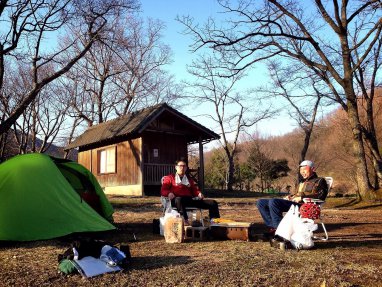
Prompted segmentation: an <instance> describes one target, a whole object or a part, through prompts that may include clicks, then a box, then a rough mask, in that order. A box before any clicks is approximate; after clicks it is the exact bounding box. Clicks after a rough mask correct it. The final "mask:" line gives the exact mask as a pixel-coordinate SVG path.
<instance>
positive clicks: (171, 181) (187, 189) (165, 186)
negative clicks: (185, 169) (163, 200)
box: [160, 174, 200, 197]
mask: <svg viewBox="0 0 382 287" xmlns="http://www.w3.org/2000/svg"><path fill="white" fill-rule="evenodd" d="M187 178H188V182H189V183H190V186H186V185H183V184H178V185H177V184H175V174H169V175H166V176H164V177H163V180H162V188H161V191H160V193H161V195H162V196H166V197H167V196H168V194H169V193H170V192H172V193H173V194H174V195H175V196H176V197H181V196H191V197H196V196H198V195H199V193H200V191H199V189H198V186H197V185H196V184H195V182H194V181H193V180H192V179H191V178H190V177H187Z"/></svg>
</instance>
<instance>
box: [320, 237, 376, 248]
mask: <svg viewBox="0 0 382 287" xmlns="http://www.w3.org/2000/svg"><path fill="white" fill-rule="evenodd" d="M369 235H370V236H374V237H376V236H378V237H379V238H381V234H369ZM341 239H342V240H341ZM337 240H341V241H337ZM381 246H382V239H370V240H359V238H358V237H357V236H354V240H349V238H344V237H338V238H336V241H330V237H329V240H328V241H315V247H316V248H317V249H334V248H338V247H341V248H354V247H369V248H370V247H381Z"/></svg>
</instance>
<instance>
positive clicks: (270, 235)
mask: <svg viewBox="0 0 382 287" xmlns="http://www.w3.org/2000/svg"><path fill="white" fill-rule="evenodd" d="M275 232H276V229H275V228H270V229H269V231H268V232H265V233H263V239H264V240H266V241H268V240H271V239H272V238H273V237H275Z"/></svg>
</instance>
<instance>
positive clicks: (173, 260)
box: [128, 256, 192, 270]
mask: <svg viewBox="0 0 382 287" xmlns="http://www.w3.org/2000/svg"><path fill="white" fill-rule="evenodd" d="M191 261H192V260H191V257H190V256H144V257H134V258H133V259H132V263H131V266H129V268H128V270H153V269H158V268H162V267H167V266H174V265H177V266H179V265H185V264H189V263H191Z"/></svg>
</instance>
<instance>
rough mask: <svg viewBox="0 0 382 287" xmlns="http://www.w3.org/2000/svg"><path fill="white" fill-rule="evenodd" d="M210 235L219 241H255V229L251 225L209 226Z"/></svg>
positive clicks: (238, 223)
mask: <svg viewBox="0 0 382 287" xmlns="http://www.w3.org/2000/svg"><path fill="white" fill-rule="evenodd" d="M210 235H211V237H212V238H214V239H220V240H227V239H228V240H243V241H251V240H255V238H256V236H255V229H254V225H253V224H252V223H240V222H237V223H236V224H235V223H230V224H211V226H210Z"/></svg>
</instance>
